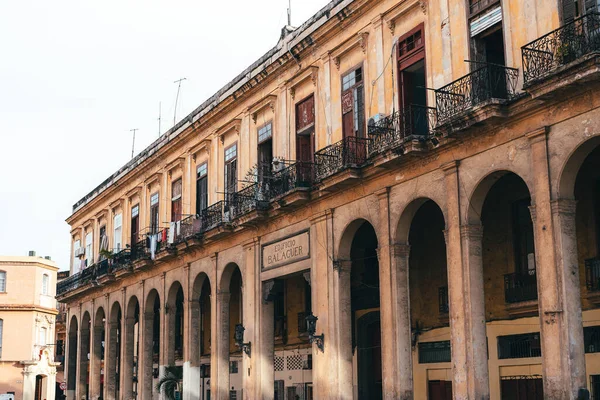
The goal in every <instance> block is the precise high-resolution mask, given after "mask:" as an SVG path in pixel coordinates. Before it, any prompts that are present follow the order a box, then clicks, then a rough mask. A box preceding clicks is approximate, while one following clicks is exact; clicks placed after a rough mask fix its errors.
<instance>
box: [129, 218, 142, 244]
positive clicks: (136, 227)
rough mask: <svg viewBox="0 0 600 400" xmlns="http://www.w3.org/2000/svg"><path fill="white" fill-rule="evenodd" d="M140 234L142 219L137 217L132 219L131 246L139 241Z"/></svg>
mask: <svg viewBox="0 0 600 400" xmlns="http://www.w3.org/2000/svg"><path fill="white" fill-rule="evenodd" d="M139 233H140V217H139V215H136V216H135V217H133V218H131V246H132V247H133V245H134V244H136V243H137V242H138V240H139V238H138V235H139Z"/></svg>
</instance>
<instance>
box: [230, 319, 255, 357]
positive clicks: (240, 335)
mask: <svg viewBox="0 0 600 400" xmlns="http://www.w3.org/2000/svg"><path fill="white" fill-rule="evenodd" d="M245 330H246V328H244V325H242V324H237V325H236V326H235V333H234V334H233V339H234V340H235V345H236V346H237V347H240V348H241V349H242V351H243V352H244V353H246V355H247V356H248V357H250V349H251V347H252V344H251V342H248V343H244V331H245Z"/></svg>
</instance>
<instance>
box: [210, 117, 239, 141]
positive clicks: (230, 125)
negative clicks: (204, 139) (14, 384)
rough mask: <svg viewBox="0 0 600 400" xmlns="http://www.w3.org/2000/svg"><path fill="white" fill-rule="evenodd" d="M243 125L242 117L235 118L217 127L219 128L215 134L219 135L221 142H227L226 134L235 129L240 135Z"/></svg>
mask: <svg viewBox="0 0 600 400" xmlns="http://www.w3.org/2000/svg"><path fill="white" fill-rule="evenodd" d="M241 127H242V120H241V119H240V118H235V119H232V120H231V121H229V122H227V123H226V124H224V125H221V126H220V127H219V128H217V130H216V131H215V132H214V136H215V137H218V138H219V139H220V140H221V143H223V142H225V135H227V134H228V133H229V132H231V131H235V134H236V135H239V134H240V129H241Z"/></svg>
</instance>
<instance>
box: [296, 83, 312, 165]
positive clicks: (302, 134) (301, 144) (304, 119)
mask: <svg viewBox="0 0 600 400" xmlns="http://www.w3.org/2000/svg"><path fill="white" fill-rule="evenodd" d="M314 154H315V97H314V95H310V97H308V98H306V99H304V100H302V101H301V102H299V103H298V104H296V160H297V161H302V162H312V161H313V158H314Z"/></svg>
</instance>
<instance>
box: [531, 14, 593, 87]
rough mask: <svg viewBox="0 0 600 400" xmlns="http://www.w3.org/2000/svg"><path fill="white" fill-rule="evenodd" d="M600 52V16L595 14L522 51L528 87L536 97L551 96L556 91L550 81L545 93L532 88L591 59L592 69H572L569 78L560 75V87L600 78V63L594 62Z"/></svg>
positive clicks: (541, 39) (575, 21) (538, 40)
mask: <svg viewBox="0 0 600 400" xmlns="http://www.w3.org/2000/svg"><path fill="white" fill-rule="evenodd" d="M599 52H600V14H598V13H595V12H592V13H589V14H586V15H584V16H582V17H579V18H576V19H575V20H573V21H571V22H569V23H567V24H565V25H563V26H561V27H560V28H558V29H555V30H553V31H552V32H549V33H547V34H546V35H544V36H542V37H540V38H538V39H536V40H534V41H533V42H530V43H528V44H526V45H525V46H523V47H522V48H521V55H522V60H523V81H524V88H526V89H528V91H530V90H529V89H532V90H531V91H532V92H533V94H534V95H535V94H538V93H540V94H543V93H548V92H549V91H550V90H553V88H551V87H550V86H552V85H548V84H547V82H546V84H545V85H544V86H546V88H543V89H541V91H538V90H534V89H533V88H532V86H535V85H538V84H540V83H542V81H543V80H545V79H547V78H549V77H550V76H553V75H557V74H558V73H559V72H564V71H565V70H567V69H570V67H574V66H576V65H579V64H581V62H583V61H587V60H590V59H592V65H591V67H592V68H591V69H588V68H587V67H584V68H583V69H575V70H572V71H571V73H569V74H568V75H563V76H560V77H559V76H556V78H557V80H556V86H558V87H564V86H565V85H568V84H570V83H572V82H571V81H572V80H573V79H576V80H578V81H581V80H582V79H585V78H586V77H587V78H588V79H589V78H592V77H597V75H598V67H597V64H598V62H596V61H595V60H593V59H594V58H596V57H595V56H597V55H600V53H599ZM577 61H579V62H577ZM590 73H592V74H590ZM558 75H560V74H558ZM571 77H572V78H573V79H571ZM542 92H543V93H542Z"/></svg>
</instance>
